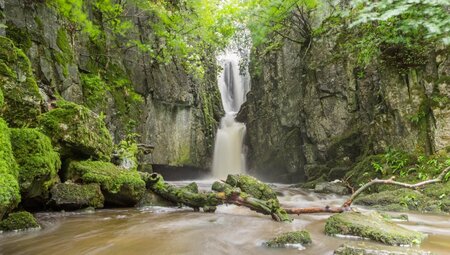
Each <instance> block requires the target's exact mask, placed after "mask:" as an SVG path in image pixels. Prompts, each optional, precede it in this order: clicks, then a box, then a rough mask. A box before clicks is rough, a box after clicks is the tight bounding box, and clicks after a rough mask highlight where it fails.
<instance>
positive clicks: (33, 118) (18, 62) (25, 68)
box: [0, 36, 43, 127]
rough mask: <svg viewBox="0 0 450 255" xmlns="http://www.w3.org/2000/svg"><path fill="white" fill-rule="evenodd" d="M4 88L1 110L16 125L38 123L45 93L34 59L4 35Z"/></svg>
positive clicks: (0, 46) (0, 48)
mask: <svg viewBox="0 0 450 255" xmlns="http://www.w3.org/2000/svg"><path fill="white" fill-rule="evenodd" d="M0 88H1V90H2V91H3V93H2V94H3V96H2V97H4V100H3V99H1V100H0V101H4V105H3V107H1V108H0V113H1V114H2V116H3V117H4V118H5V119H6V120H7V122H8V123H9V124H10V125H11V126H12V127H23V126H35V125H36V124H37V118H38V116H39V115H40V114H41V107H42V105H43V98H42V95H41V94H40V93H39V88H38V86H37V83H36V81H35V78H34V75H33V71H32V70H31V64H30V60H29V59H28V57H27V55H25V53H24V52H23V51H22V50H21V49H19V48H17V47H15V45H14V43H13V42H12V41H11V40H10V39H8V38H6V37H3V36H0Z"/></svg>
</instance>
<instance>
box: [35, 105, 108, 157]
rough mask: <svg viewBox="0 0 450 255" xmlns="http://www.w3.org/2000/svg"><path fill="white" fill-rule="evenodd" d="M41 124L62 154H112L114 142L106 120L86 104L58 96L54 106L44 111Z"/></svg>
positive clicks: (92, 155)
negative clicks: (59, 98)
mask: <svg viewBox="0 0 450 255" xmlns="http://www.w3.org/2000/svg"><path fill="white" fill-rule="evenodd" d="M39 124H40V127H41V128H42V130H43V132H44V133H45V134H47V135H48V136H50V137H51V138H52V140H53V143H54V144H55V145H56V146H57V148H59V149H60V153H61V156H63V157H80V156H84V157H86V158H90V157H92V158H94V159H103V160H109V159H110V157H111V154H112V151H113V142H112V138H111V135H110V133H109V131H108V129H107V128H106V126H105V123H104V122H103V120H102V119H101V118H100V117H99V116H98V115H97V114H95V113H94V112H92V111H91V110H89V109H88V108H86V107H84V106H81V105H78V104H75V103H72V102H67V101H64V100H59V101H57V103H56V108H55V109H53V110H51V111H49V112H47V113H45V114H43V115H41V117H40V119H39Z"/></svg>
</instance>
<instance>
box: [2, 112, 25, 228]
mask: <svg viewBox="0 0 450 255" xmlns="http://www.w3.org/2000/svg"><path fill="white" fill-rule="evenodd" d="M17 177H18V167H17V163H16V161H15V159H14V155H13V152H12V148H11V139H10V130H9V128H8V126H7V124H6V122H5V121H4V120H3V119H2V118H0V220H1V219H2V218H3V217H4V216H5V215H6V214H7V213H9V212H10V211H11V210H12V209H14V208H15V207H16V206H17V205H18V204H19V202H20V193H19V182H18V180H17Z"/></svg>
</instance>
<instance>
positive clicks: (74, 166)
mask: <svg viewBox="0 0 450 255" xmlns="http://www.w3.org/2000/svg"><path fill="white" fill-rule="evenodd" d="M66 179H69V180H72V181H78V182H82V183H85V184H88V183H98V184H100V187H101V190H102V193H103V195H104V196H105V203H106V205H113V206H134V205H136V204H137V203H138V202H139V200H140V199H141V197H142V195H143V194H144V191H145V182H144V181H143V180H142V178H141V176H140V175H139V173H138V172H137V171H136V170H125V169H123V168H120V167H118V166H116V165H114V164H112V163H109V162H102V161H72V162H70V163H69V166H68V169H67V173H66Z"/></svg>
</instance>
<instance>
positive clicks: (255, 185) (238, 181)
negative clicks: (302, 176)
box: [226, 174, 278, 201]
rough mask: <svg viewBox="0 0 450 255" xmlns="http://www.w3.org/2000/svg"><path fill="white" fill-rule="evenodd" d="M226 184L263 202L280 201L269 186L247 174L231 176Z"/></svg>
mask: <svg viewBox="0 0 450 255" xmlns="http://www.w3.org/2000/svg"><path fill="white" fill-rule="evenodd" d="M226 183H227V184H229V185H230V186H231V187H237V188H240V189H241V190H242V191H243V192H245V193H247V194H249V195H250V196H252V197H254V198H257V199H261V200H270V199H274V200H276V201H278V198H277V194H276V193H275V191H274V190H273V189H272V188H271V187H270V186H269V185H267V184H266V183H263V182H260V181H259V180H258V179H256V178H255V177H252V176H249V175H245V174H236V175H233V174H229V175H228V177H227V180H226Z"/></svg>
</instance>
